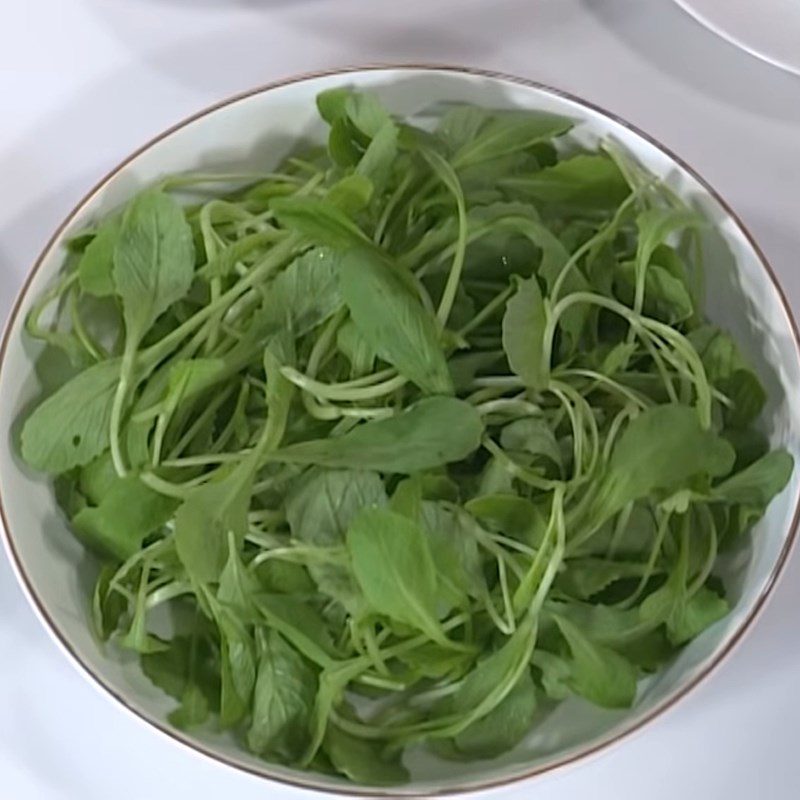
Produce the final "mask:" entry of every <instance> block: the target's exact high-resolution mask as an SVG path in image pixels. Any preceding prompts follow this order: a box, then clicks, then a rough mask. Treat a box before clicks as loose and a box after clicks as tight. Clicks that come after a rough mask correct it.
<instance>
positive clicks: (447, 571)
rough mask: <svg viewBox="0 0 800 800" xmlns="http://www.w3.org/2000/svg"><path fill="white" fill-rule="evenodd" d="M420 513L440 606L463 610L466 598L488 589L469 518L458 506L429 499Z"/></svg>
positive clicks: (422, 504)
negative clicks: (433, 568)
mask: <svg viewBox="0 0 800 800" xmlns="http://www.w3.org/2000/svg"><path fill="white" fill-rule="evenodd" d="M393 499H394V498H393ZM393 510H395V509H394V508H393ZM419 511H420V516H419V519H420V521H421V523H422V526H423V527H424V529H425V531H426V532H427V534H428V543H429V545H430V550H431V555H432V557H433V563H434V566H435V568H436V576H437V589H438V591H437V600H438V606H439V608H440V609H441V608H442V607H444V608H447V609H448V610H450V609H452V608H463V607H465V606H466V605H467V597H477V596H479V595H480V593H481V587H483V586H485V579H484V577H483V572H482V571H481V557H480V553H479V551H478V543H477V541H476V539H475V537H474V536H473V535H472V533H471V531H470V529H469V525H468V524H467V523H468V521H469V518H466V519H465V518H464V515H463V514H460V513H459V511H458V509H457V507H456V508H453V507H449V506H448V505H446V504H444V503H442V502H434V501H430V500H426V501H423V502H422V503H421V506H420V509H419Z"/></svg>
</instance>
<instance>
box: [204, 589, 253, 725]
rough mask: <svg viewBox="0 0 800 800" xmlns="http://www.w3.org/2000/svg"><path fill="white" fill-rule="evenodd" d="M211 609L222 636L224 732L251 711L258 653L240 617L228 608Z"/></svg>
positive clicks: (221, 713) (222, 711)
mask: <svg viewBox="0 0 800 800" xmlns="http://www.w3.org/2000/svg"><path fill="white" fill-rule="evenodd" d="M212 607H213V608H214V616H215V618H216V621H217V626H218V627H219V633H220V661H221V671H220V678H221V684H222V685H221V690H220V711H219V721H220V724H221V725H222V727H223V728H232V727H234V726H235V725H237V724H238V723H239V722H240V721H241V720H242V719H244V718H245V717H246V716H247V714H248V712H249V711H250V703H251V698H252V695H253V689H254V686H255V682H256V657H255V650H254V645H253V640H252V637H251V635H250V634H249V633H248V631H247V629H246V627H245V625H244V624H243V622H242V620H241V619H240V618H239V616H238V614H237V613H236V612H234V611H232V610H231V609H229V608H227V607H225V606H219V605H217V604H214V606H212Z"/></svg>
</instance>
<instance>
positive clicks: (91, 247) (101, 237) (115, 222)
mask: <svg viewBox="0 0 800 800" xmlns="http://www.w3.org/2000/svg"><path fill="white" fill-rule="evenodd" d="M120 227H121V219H120V218H119V217H111V218H110V219H108V220H106V221H105V222H104V223H103V224H102V225H100V227H99V228H98V229H97V233H96V234H95V235H94V238H93V239H92V241H91V242H89V244H88V245H87V246H86V250H84V251H83V255H82V256H81V260H80V262H79V263H78V282H79V283H80V287H81V289H82V290H83V291H84V292H86V293H87V294H91V295H94V296H95V297H108V296H110V295H113V294H114V293H115V292H116V286H115V285H114V276H113V270H114V249H115V248H116V245H117V239H118V238H119V231H120Z"/></svg>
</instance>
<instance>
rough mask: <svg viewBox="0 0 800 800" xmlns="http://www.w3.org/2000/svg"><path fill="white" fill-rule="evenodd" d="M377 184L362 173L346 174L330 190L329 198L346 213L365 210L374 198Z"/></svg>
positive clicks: (350, 213) (352, 213) (351, 213)
mask: <svg viewBox="0 0 800 800" xmlns="http://www.w3.org/2000/svg"><path fill="white" fill-rule="evenodd" d="M374 190H375V186H374V184H373V182H372V181H371V180H369V178H368V177H365V176H364V175H360V174H353V175H345V177H344V178H342V179H341V180H340V181H337V182H336V183H335V184H334V185H333V186H331V188H330V189H329V190H328V195H327V197H328V200H329V201H330V202H331V203H333V204H334V205H335V206H336V207H337V208H340V209H341V210H342V211H344V213H345V214H349V215H351V216H352V215H354V214H357V213H358V212H359V211H363V210H364V209H365V208H366V207H367V206H368V205H369V201H370V200H371V199H372V195H373V192H374Z"/></svg>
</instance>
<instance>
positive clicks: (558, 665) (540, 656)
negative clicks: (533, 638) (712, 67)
mask: <svg viewBox="0 0 800 800" xmlns="http://www.w3.org/2000/svg"><path fill="white" fill-rule="evenodd" d="M532 661H533V666H534V667H536V668H537V669H538V670H539V673H540V681H541V684H542V689H544V693H545V694H546V695H547V696H548V697H549V698H550V699H551V700H556V701H561V700H566V699H567V698H568V697H569V696H570V694H571V693H572V689H571V688H570V679H571V677H572V668H571V666H570V663H569V661H567V659H565V658H561V656H558V655H556V654H555V653H550V652H548V651H547V650H536V652H535V653H534V654H533V659H532Z"/></svg>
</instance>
